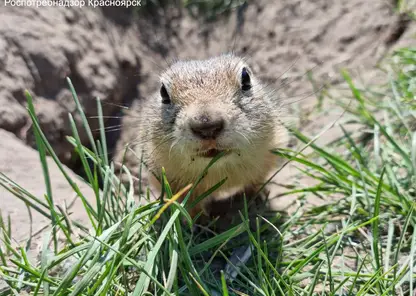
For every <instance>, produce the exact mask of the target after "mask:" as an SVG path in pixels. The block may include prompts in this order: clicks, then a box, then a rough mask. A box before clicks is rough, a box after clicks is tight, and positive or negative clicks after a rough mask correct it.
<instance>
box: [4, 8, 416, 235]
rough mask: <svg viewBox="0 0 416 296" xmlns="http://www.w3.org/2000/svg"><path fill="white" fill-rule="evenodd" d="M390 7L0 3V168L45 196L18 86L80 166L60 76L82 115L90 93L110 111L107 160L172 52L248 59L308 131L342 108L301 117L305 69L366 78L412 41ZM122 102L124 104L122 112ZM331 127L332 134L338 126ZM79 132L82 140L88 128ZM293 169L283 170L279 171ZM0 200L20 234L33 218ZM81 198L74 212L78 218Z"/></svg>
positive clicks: (10, 200)
mask: <svg viewBox="0 0 416 296" xmlns="http://www.w3.org/2000/svg"><path fill="white" fill-rule="evenodd" d="M0 7H1V6H0ZM394 7H395V2H394V1H391V2H389V1H382V0H367V1H363V0H351V1H335V0H330V1H328V0H316V1H301V0H295V1H272V0H268V1H266V0H263V1H256V2H255V3H254V1H253V2H252V3H250V4H248V5H245V6H242V7H241V8H239V9H238V10H236V11H234V12H232V13H231V14H230V16H229V17H226V18H220V19H219V20H217V21H215V22H212V23H203V22H202V21H200V20H199V21H198V20H196V19H193V18H191V17H189V16H188V15H187V12H186V11H184V10H178V9H175V8H170V9H166V10H165V11H163V10H157V11H156V12H154V13H152V14H150V13H140V14H138V15H137V14H136V13H133V12H134V11H133V12H132V11H126V10H120V9H116V8H105V9H104V8H102V9H101V8H95V9H93V8H88V7H84V8H82V9H79V8H63V9H59V8H48V7H43V8H30V7H1V8H0V139H1V140H0V172H2V173H5V174H6V175H8V176H9V177H10V178H12V179H13V180H14V181H16V182H17V183H19V184H20V185H22V186H23V187H25V188H27V189H29V190H31V191H32V192H33V193H34V194H36V195H37V196H39V197H40V198H41V197H42V195H43V194H44V193H45V190H44V181H43V178H42V175H41V169H40V164H39V156H38V154H37V153H36V151H35V150H34V149H33V147H34V140H33V136H32V133H31V125H30V121H29V117H28V115H27V112H26V110H25V97H24V90H25V89H28V90H29V91H30V92H31V93H32V94H33V95H34V97H35V105H36V110H37V112H38V116H39V119H40V123H41V125H42V127H43V128H44V131H45V133H46V135H47V137H48V139H49V141H50V142H51V144H52V145H53V147H54V148H55V149H56V151H57V153H58V155H59V157H60V158H61V159H62V161H63V162H64V163H65V164H66V165H67V166H68V170H73V171H75V172H77V168H78V167H79V163H77V161H74V160H73V158H72V149H71V146H70V145H69V144H67V142H66V140H65V136H66V135H68V134H70V127H69V125H68V117H67V113H68V112H73V111H74V110H75V105H74V103H73V101H72V98H71V93H70V92H69V90H68V87H67V84H66V81H65V77H67V76H68V77H70V78H71V80H72V82H73V84H74V86H75V89H76V90H77V92H78V95H79V97H80V99H81V101H82V103H83V106H84V108H85V112H86V114H87V115H88V116H89V117H93V116H94V115H96V103H95V101H94V98H95V97H97V96H99V97H100V99H102V101H103V103H104V113H105V115H107V116H115V117H118V118H114V119H109V120H108V121H107V125H108V126H120V127H119V128H118V127H117V128H115V130H114V131H109V132H108V136H109V139H110V146H111V147H110V148H112V149H113V153H112V157H114V158H115V159H120V155H121V153H122V151H123V147H124V145H125V144H126V143H131V142H133V141H134V139H135V138H136V137H137V136H136V135H135V132H136V127H135V118H134V110H135V108H139V107H140V98H143V97H146V96H148V95H149V94H150V93H151V92H152V91H155V90H156V89H157V87H158V81H157V74H158V72H160V71H161V70H162V69H163V68H164V67H165V66H166V65H167V64H168V63H169V62H170V61H173V60H175V59H182V58H206V57H209V56H212V55H216V54H220V53H223V52H228V51H234V52H236V53H237V54H240V55H243V56H246V57H247V58H248V59H249V63H250V64H252V66H253V69H254V71H255V73H256V74H257V75H259V76H260V77H261V78H262V79H263V80H265V81H266V82H267V83H270V84H271V85H273V86H275V88H276V89H277V90H278V92H279V93H280V96H281V98H282V99H283V100H286V101H287V102H288V105H290V106H291V107H292V109H293V114H292V115H291V118H295V119H296V120H295V122H297V123H299V122H300V123H302V127H303V129H304V130H305V131H307V132H309V133H310V134H314V133H316V131H318V130H319V129H320V128H321V127H322V125H324V124H327V123H329V121H330V120H331V118H336V117H337V116H338V115H339V111H336V110H335V111H334V112H332V113H330V114H329V115H328V110H332V108H331V107H330V106H324V107H325V108H324V112H326V114H327V115H326V116H322V115H314V116H312V117H308V118H306V117H305V115H304V114H307V112H308V110H310V108H311V107H312V106H313V105H314V104H315V103H316V99H315V96H314V95H313V92H314V89H313V88H312V85H311V83H310V82H309V80H308V75H306V73H307V72H308V70H311V71H310V72H309V73H311V74H312V76H313V77H314V79H315V80H316V84H317V85H318V88H319V87H320V86H323V85H325V84H326V83H331V84H333V85H337V83H340V82H341V79H340V77H341V76H340V75H339V69H340V68H342V67H347V68H349V69H351V70H352V71H353V72H352V73H353V76H354V77H356V78H357V79H358V78H360V79H361V77H364V79H365V78H367V79H369V78H372V77H373V76H372V75H373V73H374V71H373V70H374V68H375V66H376V65H377V63H378V62H379V61H380V59H381V58H382V57H383V56H384V55H385V54H386V53H388V52H390V51H391V50H392V49H393V48H395V47H397V46H399V45H404V44H409V43H411V42H414V39H412V38H414V36H415V32H416V28H415V26H414V25H411V24H410V23H409V22H408V21H407V20H406V18H405V17H404V16H400V15H398V14H397V13H395V11H394ZM119 105H123V106H128V107H130V108H131V110H133V112H127V115H126V112H123V110H124V108H120V107H119ZM337 112H338V113H337ZM129 113H131V114H133V115H129ZM75 119H76V121H77V123H78V124H79V123H80V122H81V119H80V118H78V117H76V118H75ZM91 124H92V126H93V128H94V126H96V120H95V119H93V118H91ZM328 134H329V138H331V137H333V136H334V135H336V131H331V132H329V133H328ZM81 137H82V139H84V140H85V134H81ZM128 163H129V165H130V166H131V167H133V168H134V166H135V164H136V163H137V161H136V160H135V159H134V157H133V156H131V155H130V156H128ZM290 173H291V172H290V168H288V169H287V170H286V171H285V172H283V174H284V175H285V176H289V175H290ZM51 174H52V176H53V177H52V179H53V180H54V187H53V191H54V195H55V196H57V199H56V202H57V203H63V202H64V201H66V202H67V203H69V202H70V201H71V200H72V198H73V195H72V194H71V191H70V190H69V186H67V185H66V183H65V181H64V180H63V177H61V175H60V174H59V172H58V171H57V170H56V169H54V170H52V173H51ZM85 189H86V190H88V188H87V186H85ZM0 200H1V210H2V213H3V215H9V214H10V215H11V219H12V221H13V224H12V232H13V233H14V234H15V238H16V239H22V238H25V237H26V236H27V234H28V233H29V226H30V223H29V221H30V219H29V216H28V212H27V209H26V207H25V205H24V203H23V202H21V201H19V200H17V199H16V198H14V197H13V196H11V195H10V194H9V193H8V192H6V191H5V190H0ZM79 206H80V205H77V204H75V205H74V207H73V208H72V212H73V213H74V215H75V216H76V215H77V213H81V211H80V210H79V208H78V207H79ZM77 218H79V219H85V217H83V216H82V215H80V216H77ZM33 221H34V222H35V223H34V224H35V225H36V229H34V231H36V230H37V229H40V228H41V227H42V226H43V225H44V224H45V220H44V219H43V218H42V217H40V216H37V215H34V216H33Z"/></svg>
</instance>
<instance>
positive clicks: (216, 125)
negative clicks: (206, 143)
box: [190, 115, 224, 140]
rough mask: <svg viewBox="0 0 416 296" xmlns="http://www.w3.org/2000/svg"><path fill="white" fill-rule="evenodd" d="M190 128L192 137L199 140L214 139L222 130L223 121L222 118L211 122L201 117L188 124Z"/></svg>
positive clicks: (205, 117) (206, 117)
mask: <svg viewBox="0 0 416 296" xmlns="http://www.w3.org/2000/svg"><path fill="white" fill-rule="evenodd" d="M190 127H191V131H192V132H193V133H194V135H195V136H197V137H199V138H201V139H204V140H207V139H216V138H217V137H218V136H219V134H220V133H221V132H222V130H223V129H224V120H223V119H222V118H218V119H214V120H213V119H211V118H210V117H208V116H205V115H203V116H200V117H196V118H194V120H192V121H191V122H190Z"/></svg>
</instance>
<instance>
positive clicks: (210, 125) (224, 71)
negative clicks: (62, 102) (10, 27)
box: [139, 54, 287, 216]
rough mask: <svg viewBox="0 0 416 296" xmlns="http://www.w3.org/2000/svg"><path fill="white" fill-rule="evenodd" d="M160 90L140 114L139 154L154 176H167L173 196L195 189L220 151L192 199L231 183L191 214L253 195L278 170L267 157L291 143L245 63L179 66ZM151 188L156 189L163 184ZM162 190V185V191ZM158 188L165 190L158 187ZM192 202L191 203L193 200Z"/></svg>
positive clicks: (279, 113) (229, 59) (277, 107)
mask: <svg viewBox="0 0 416 296" xmlns="http://www.w3.org/2000/svg"><path fill="white" fill-rule="evenodd" d="M160 82H161V86H160V89H159V90H158V91H157V92H156V93H155V94H154V95H153V96H151V97H150V98H149V99H148V100H145V102H144V105H143V108H142V109H141V114H140V118H141V119H140V121H141V122H140V131H139V132H140V136H139V138H140V139H139V147H140V148H139V149H140V150H141V152H143V160H144V163H146V165H147V166H148V168H149V169H150V170H151V171H152V172H153V173H154V174H156V175H159V174H160V172H161V168H162V167H164V168H165V170H166V175H167V178H168V180H169V182H170V185H171V187H172V191H173V192H177V191H179V190H180V189H182V188H183V187H185V186H186V185H188V184H190V183H195V181H196V179H197V177H198V176H199V175H200V174H201V172H202V171H203V170H204V169H205V168H206V166H207V165H208V163H209V162H210V161H211V159H212V158H213V157H214V156H215V155H217V154H218V153H219V152H221V151H224V150H226V151H229V152H228V153H227V154H226V155H225V156H224V157H222V158H220V159H219V160H218V161H217V162H216V163H215V164H214V165H213V166H212V167H211V168H210V169H209V170H208V173H207V175H206V176H205V177H204V179H203V180H202V182H201V183H200V184H199V185H198V186H197V187H196V188H195V191H194V192H193V195H192V196H194V197H195V196H199V195H200V194H201V193H204V192H206V191H207V190H208V189H209V188H211V187H212V186H214V185H215V184H217V183H218V182H220V181H221V180H222V179H224V178H225V177H227V181H226V182H225V184H223V185H222V186H221V187H220V188H219V189H218V190H217V191H215V192H214V194H213V196H211V197H209V198H207V199H205V200H204V201H203V202H201V203H200V204H199V205H197V206H196V207H195V208H193V209H191V216H195V214H197V213H198V212H200V210H201V209H202V210H203V211H204V213H206V214H208V213H209V211H210V210H209V206H208V205H209V204H210V201H211V200H212V199H216V198H226V197H229V196H233V195H235V194H237V193H240V192H242V191H245V190H250V192H253V190H256V189H258V188H259V186H261V185H262V184H263V183H264V182H265V181H266V179H267V178H268V176H269V175H270V173H271V172H272V171H274V170H275V169H277V165H278V158H277V157H276V155H274V154H272V153H271V152H270V150H272V149H275V148H279V147H282V145H284V144H285V143H286V142H287V133H286V129H285V128H284V125H283V123H282V118H284V117H285V114H283V109H282V104H281V102H280V101H279V100H278V98H277V96H276V94H275V92H274V91H273V90H271V89H269V88H268V87H266V86H265V85H264V84H262V83H261V82H260V81H259V79H258V78H257V77H256V75H255V74H254V73H253V71H252V69H251V68H250V67H249V66H248V65H247V63H246V61H245V60H244V59H242V58H240V57H237V56H234V55H231V54H224V55H221V56H218V57H214V58H210V59H207V60H189V61H179V62H176V63H174V64H172V65H171V66H170V67H169V68H168V69H167V70H166V71H165V72H164V73H162V74H161V76H160ZM150 182H152V183H153V184H154V185H157V186H158V184H159V183H158V180H157V179H156V178H154V177H151V180H150ZM159 186H160V185H159ZM159 188H160V187H159ZM191 198H192V197H191Z"/></svg>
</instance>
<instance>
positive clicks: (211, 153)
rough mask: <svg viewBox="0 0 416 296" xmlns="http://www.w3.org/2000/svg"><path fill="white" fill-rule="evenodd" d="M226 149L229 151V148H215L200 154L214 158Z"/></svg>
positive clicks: (199, 154)
mask: <svg viewBox="0 0 416 296" xmlns="http://www.w3.org/2000/svg"><path fill="white" fill-rule="evenodd" d="M224 151H227V150H220V149H215V148H213V149H209V150H206V151H201V152H199V153H198V156H201V157H206V158H214V157H216V156H218V155H219V154H220V153H221V152H224Z"/></svg>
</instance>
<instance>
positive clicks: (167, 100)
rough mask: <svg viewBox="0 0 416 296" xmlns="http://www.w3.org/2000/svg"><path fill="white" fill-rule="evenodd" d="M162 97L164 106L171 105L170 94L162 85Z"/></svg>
mask: <svg viewBox="0 0 416 296" xmlns="http://www.w3.org/2000/svg"><path fill="white" fill-rule="evenodd" d="M160 96H161V97H162V103H163V104H170V102H171V101H170V97H169V94H168V91H167V90H166V87H165V86H164V85H163V84H162V87H161V88H160Z"/></svg>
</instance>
